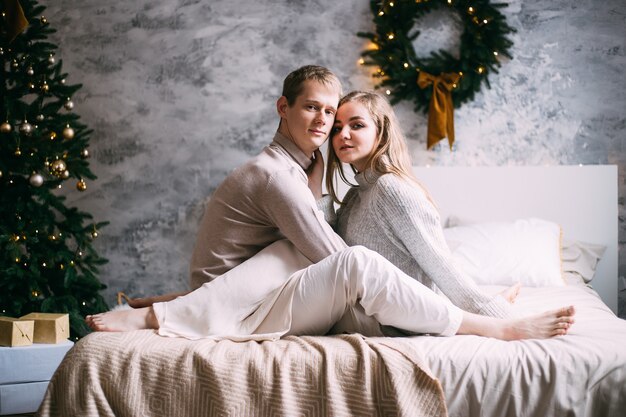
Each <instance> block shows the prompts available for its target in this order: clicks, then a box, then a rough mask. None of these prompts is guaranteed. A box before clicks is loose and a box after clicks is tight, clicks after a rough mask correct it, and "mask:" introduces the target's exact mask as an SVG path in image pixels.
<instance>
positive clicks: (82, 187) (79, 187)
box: [76, 179, 97, 237]
mask: <svg viewBox="0 0 626 417" xmlns="http://www.w3.org/2000/svg"><path fill="white" fill-rule="evenodd" d="M76 189H77V190H78V191H85V190H86V189H87V183H86V182H85V180H82V179H81V180H80V181H78V182H77V183H76ZM93 233H96V232H93ZM96 236H97V233H96ZM96 236H94V237H96Z"/></svg>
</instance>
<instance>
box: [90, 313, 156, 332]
mask: <svg viewBox="0 0 626 417" xmlns="http://www.w3.org/2000/svg"><path fill="white" fill-rule="evenodd" d="M85 322H86V323H87V325H88V326H89V327H91V329H92V330H95V331H98V332H128V331H131V330H141V329H158V328H159V322H158V321H157V319H156V316H155V315H154V310H153V309H152V307H144V308H138V309H134V310H116V311H107V312H106V313H100V314H94V315H91V316H87V317H85Z"/></svg>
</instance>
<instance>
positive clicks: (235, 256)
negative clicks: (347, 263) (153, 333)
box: [127, 65, 347, 307]
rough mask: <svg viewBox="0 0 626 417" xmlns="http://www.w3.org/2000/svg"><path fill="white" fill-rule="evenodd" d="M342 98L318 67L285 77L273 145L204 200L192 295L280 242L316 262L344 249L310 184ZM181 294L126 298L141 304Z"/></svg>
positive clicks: (337, 85) (334, 82)
mask: <svg viewBox="0 0 626 417" xmlns="http://www.w3.org/2000/svg"><path fill="white" fill-rule="evenodd" d="M340 96H341V83H340V81H339V79H338V78H337V77H336V76H335V75H334V74H333V73H332V72H331V71H330V70H328V69H327V68H324V67H320V66H315V65H307V66H304V67H301V68H299V69H297V70H295V71H293V72H292V73H290V74H289V75H288V76H287V77H286V78H285V81H284V83H283V91H282V96H281V97H280V98H279V99H278V101H277V103H276V109H277V112H278V115H279V116H280V123H279V125H278V131H277V132H276V134H275V136H274V139H273V141H272V143H271V144H270V145H268V146H267V147H265V148H264V149H263V151H262V152H261V153H260V154H259V155H257V156H256V157H254V158H253V159H252V160H250V161H248V162H247V163H246V164H244V165H243V166H241V167H239V168H237V169H236V170H235V171H233V172H232V173H231V174H230V175H228V177H226V179H225V180H224V181H223V182H222V184H221V185H220V186H219V187H218V188H217V190H215V192H214V194H213V195H212V196H211V199H210V200H209V202H208V203H207V206H206V208H205V212H204V216H203V218H202V221H201V223H200V229H199V231H198V235H197V238H196V245H195V247H194V251H193V255H192V258H191V265H190V272H191V280H190V281H191V288H192V290H193V289H196V288H198V287H200V286H201V285H202V284H204V283H205V282H209V281H212V280H213V279H215V278H216V277H218V276H220V275H222V274H224V273H226V272H228V271H229V270H231V269H232V268H234V267H236V266H237V265H239V264H241V263H243V262H244V261H246V260H247V259H249V258H251V257H252V256H254V255H255V254H256V253H257V252H259V251H261V250H262V249H264V248H265V247H267V246H269V245H270V244H272V243H273V242H275V241H277V240H280V239H285V238H286V239H288V240H290V241H291V242H292V243H293V244H294V246H295V247H296V248H297V249H298V250H299V251H300V252H302V254H303V255H304V256H306V257H307V258H308V259H309V260H310V261H311V262H314V263H315V262H319V261H320V260H322V259H324V258H325V257H327V256H328V255H330V254H332V253H334V252H337V251H339V250H341V249H344V248H346V247H347V246H346V244H345V243H344V241H343V240H342V239H341V238H340V237H339V236H338V235H337V234H335V232H334V231H333V229H332V228H331V227H330V226H329V224H328V223H327V222H326V221H325V219H324V216H323V211H322V210H321V209H323V207H322V206H323V204H329V203H330V200H322V199H321V190H320V189H319V188H316V187H319V184H321V180H320V179H317V180H312V181H308V178H309V176H310V177H311V178H312V179H313V177H318V178H321V175H322V173H323V168H324V167H323V165H324V162H323V160H322V155H321V153H320V152H319V150H318V148H319V147H320V146H321V145H322V144H323V143H324V142H325V141H326V139H327V138H328V135H329V133H330V130H331V129H332V126H333V122H334V118H335V113H336V111H337V105H338V103H339V99H340ZM309 182H310V185H311V187H312V189H310V188H309ZM314 194H315V197H314ZM315 198H318V199H319V203H318V202H316V200H315ZM318 204H319V206H320V207H318ZM183 294H186V292H183V293H176V294H166V295H162V296H157V297H149V298H143V299H130V300H128V299H127V301H128V303H129V304H130V305H131V306H132V307H145V306H149V305H152V303H153V302H157V301H167V300H171V299H173V298H175V297H177V296H179V295H183Z"/></svg>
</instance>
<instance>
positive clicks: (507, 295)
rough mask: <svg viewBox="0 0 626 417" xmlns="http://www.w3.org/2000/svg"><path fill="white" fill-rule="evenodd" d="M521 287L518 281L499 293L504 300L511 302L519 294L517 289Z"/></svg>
mask: <svg viewBox="0 0 626 417" xmlns="http://www.w3.org/2000/svg"><path fill="white" fill-rule="evenodd" d="M521 288H522V284H520V283H519V282H518V283H517V284H513V285H512V286H510V287H509V288H507V289H506V290H504V291H502V292H501V293H500V295H501V296H502V297H504V299H505V300H506V301H508V302H509V303H511V304H513V303H514V302H515V300H516V299H517V296H518V295H519V290H520V289H521Z"/></svg>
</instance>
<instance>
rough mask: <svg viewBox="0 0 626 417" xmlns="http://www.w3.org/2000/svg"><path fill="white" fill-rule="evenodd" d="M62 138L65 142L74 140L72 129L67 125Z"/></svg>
mask: <svg viewBox="0 0 626 417" xmlns="http://www.w3.org/2000/svg"><path fill="white" fill-rule="evenodd" d="M63 137H64V138H65V139H67V140H70V139H73V138H74V129H72V128H71V127H70V126H69V125H67V126H65V128H64V129H63Z"/></svg>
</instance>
